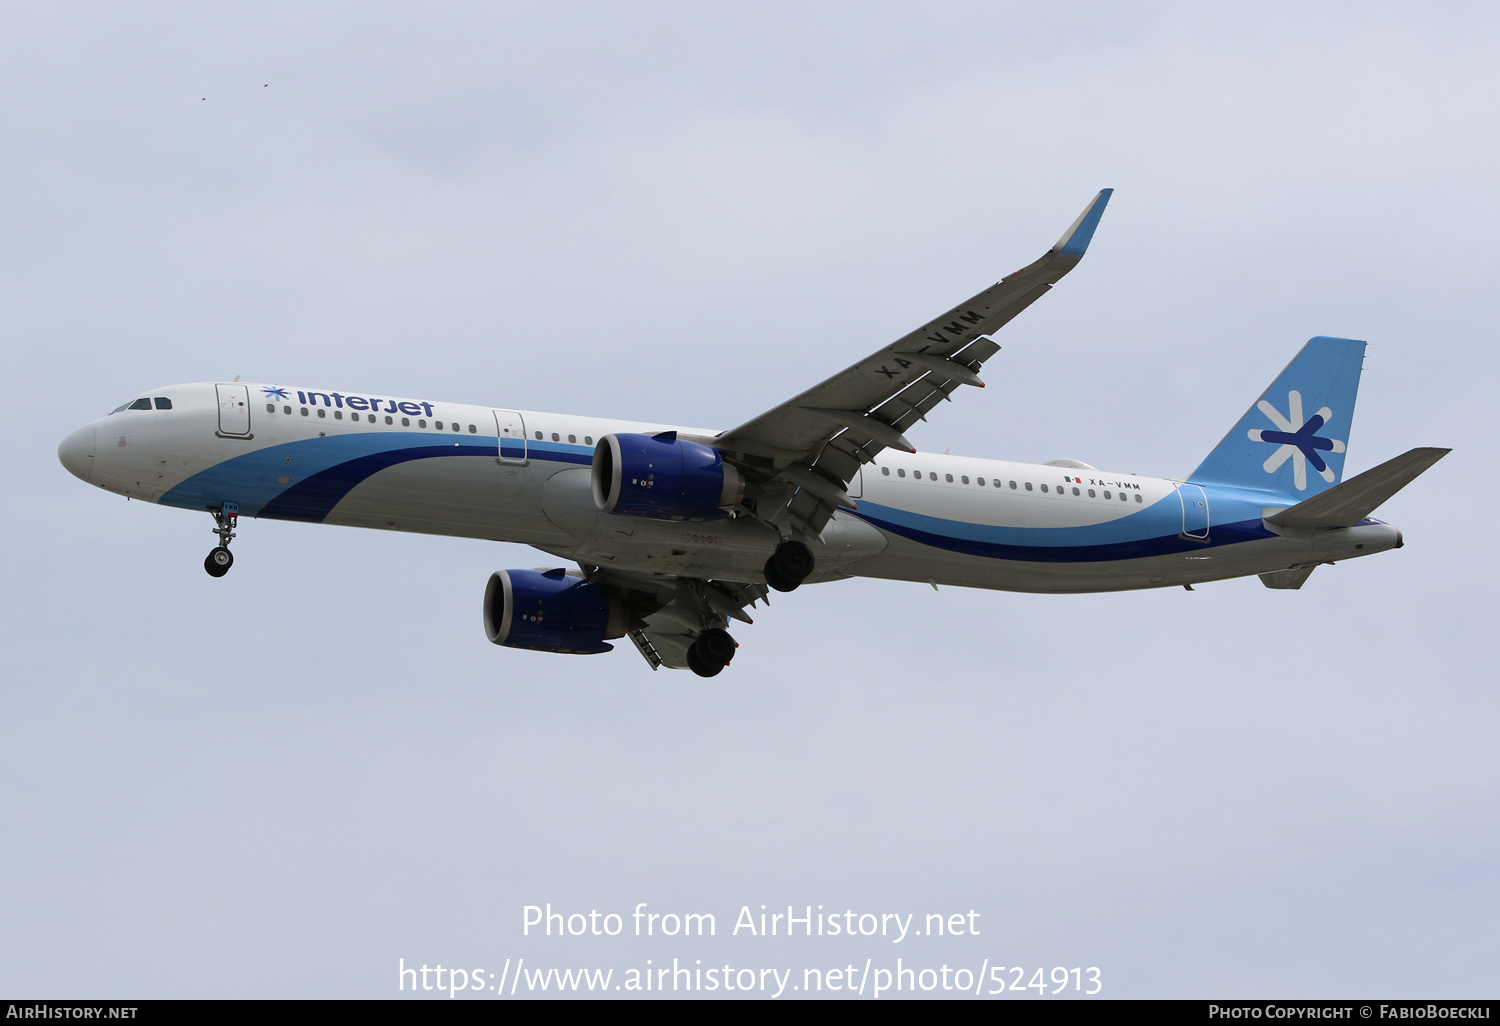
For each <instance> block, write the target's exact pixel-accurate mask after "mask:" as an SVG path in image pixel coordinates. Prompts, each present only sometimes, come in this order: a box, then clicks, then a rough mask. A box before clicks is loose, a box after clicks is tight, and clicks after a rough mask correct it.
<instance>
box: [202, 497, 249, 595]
mask: <svg viewBox="0 0 1500 1026" xmlns="http://www.w3.org/2000/svg"><path fill="white" fill-rule="evenodd" d="M209 512H210V513H212V514H213V515H214V534H216V535H218V536H219V544H218V547H217V548H215V549H214V550H213V551H212V552H210V553H209V554H208V556H207V558H205V559H204V560H203V569H204V570H207V571H208V576H210V577H223V576H224V575H225V574H227V573H229V568H230V567H232V566H234V553H232V552H230V551H229V542H230V540H231V539H232V538H233V537H234V528H235V525H236V523H237V522H238V521H239V518H240V508H239V506H237V505H235V504H234V503H232V502H226V503H224V505H222V506H220V507H219V508H218V509H217V510H209Z"/></svg>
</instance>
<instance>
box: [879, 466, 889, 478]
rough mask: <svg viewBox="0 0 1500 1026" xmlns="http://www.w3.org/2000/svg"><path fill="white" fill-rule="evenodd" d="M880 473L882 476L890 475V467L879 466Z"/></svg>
mask: <svg viewBox="0 0 1500 1026" xmlns="http://www.w3.org/2000/svg"><path fill="white" fill-rule="evenodd" d="M880 474H881V476H882V477H890V476H891V468H890V467H881V468H880Z"/></svg>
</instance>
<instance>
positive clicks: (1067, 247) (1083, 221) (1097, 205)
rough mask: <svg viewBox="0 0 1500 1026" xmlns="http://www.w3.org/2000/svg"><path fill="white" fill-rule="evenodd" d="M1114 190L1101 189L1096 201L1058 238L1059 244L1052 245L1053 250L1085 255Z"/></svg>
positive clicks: (1095, 198)
mask: <svg viewBox="0 0 1500 1026" xmlns="http://www.w3.org/2000/svg"><path fill="white" fill-rule="evenodd" d="M1114 191H1115V190H1113V189H1100V190H1099V195H1097V196H1095V197H1094V201H1093V202H1092V203H1090V204H1089V205H1088V208H1087V209H1086V210H1084V212H1083V213H1081V214H1079V215H1078V220H1076V221H1074V222H1073V227H1071V228H1069V229H1068V230H1067V231H1066V232H1064V233H1063V237H1062V238H1060V239H1058V240H1057V245H1055V246H1053V247H1052V249H1053V251H1054V252H1057V253H1069V254H1072V255H1074V256H1083V254H1084V252H1085V251H1086V250H1087V249H1088V248H1089V242H1090V241H1091V240H1092V239H1093V237H1094V229H1095V228H1098V227H1099V218H1101V217H1103V216H1104V208H1105V207H1106V206H1108V205H1109V197H1110V196H1111V195H1113V194H1114Z"/></svg>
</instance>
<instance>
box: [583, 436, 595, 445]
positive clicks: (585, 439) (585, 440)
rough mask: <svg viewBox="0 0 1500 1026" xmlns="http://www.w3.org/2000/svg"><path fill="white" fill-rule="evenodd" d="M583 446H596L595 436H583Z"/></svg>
mask: <svg viewBox="0 0 1500 1026" xmlns="http://www.w3.org/2000/svg"><path fill="white" fill-rule="evenodd" d="M583 444H584V445H593V444H594V436H593V435H584V436H583Z"/></svg>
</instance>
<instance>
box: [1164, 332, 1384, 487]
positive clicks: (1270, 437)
mask: <svg viewBox="0 0 1500 1026" xmlns="http://www.w3.org/2000/svg"><path fill="white" fill-rule="evenodd" d="M1364 357H1365V344H1364V343H1363V342H1358V341H1355V340H1354V339H1348V338H1328V337H1326V336H1322V335H1320V336H1318V337H1317V338H1315V339H1311V340H1309V341H1308V343H1307V345H1305V346H1303V347H1302V351H1301V352H1300V353H1298V354H1297V355H1296V357H1295V358H1294V359H1293V360H1292V362H1291V363H1289V364H1287V367H1286V370H1284V371H1282V372H1281V375H1280V376H1279V377H1277V379H1276V380H1275V381H1273V382H1272V383H1271V387H1270V388H1268V389H1266V390H1265V392H1264V393H1263V394H1262V395H1261V397H1260V399H1259V400H1258V401H1257V402H1256V403H1255V405H1254V406H1251V407H1250V409H1248V410H1247V411H1245V415H1244V416H1243V417H1241V418H1240V420H1239V423H1238V424H1236V425H1235V426H1234V427H1233V428H1232V429H1230V432H1229V434H1227V435H1225V436H1224V440H1223V441H1221V442H1220V443H1219V444H1218V445H1217V446H1216V447H1215V448H1214V451H1213V452H1211V453H1209V454H1208V458H1207V459H1205V460H1204V461H1203V464H1202V466H1200V467H1199V468H1198V469H1197V470H1195V471H1193V472H1192V474H1190V475H1189V476H1188V480H1189V481H1192V482H1194V483H1195V484H1207V483H1213V484H1224V485H1231V486H1234V487H1239V488H1258V489H1264V490H1267V491H1273V492H1279V493H1281V494H1283V495H1288V496H1295V497H1297V498H1299V499H1305V498H1308V497H1310V496H1313V495H1316V494H1318V493H1319V492H1321V491H1323V490H1324V489H1325V488H1329V487H1332V486H1333V485H1335V484H1337V483H1338V481H1339V479H1340V478H1341V477H1342V476H1343V473H1344V451H1345V449H1346V448H1347V447H1348V442H1349V425H1350V423H1351V422H1352V421H1353V419H1354V397H1355V394H1356V393H1357V392H1358V391H1359V373H1360V370H1361V369H1362V368H1363V366H1364Z"/></svg>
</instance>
